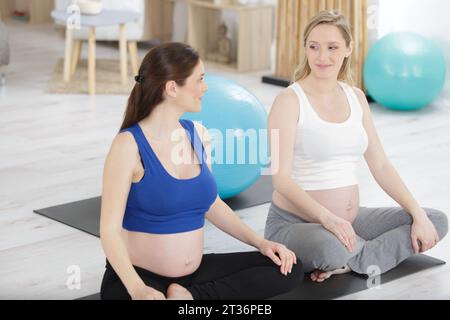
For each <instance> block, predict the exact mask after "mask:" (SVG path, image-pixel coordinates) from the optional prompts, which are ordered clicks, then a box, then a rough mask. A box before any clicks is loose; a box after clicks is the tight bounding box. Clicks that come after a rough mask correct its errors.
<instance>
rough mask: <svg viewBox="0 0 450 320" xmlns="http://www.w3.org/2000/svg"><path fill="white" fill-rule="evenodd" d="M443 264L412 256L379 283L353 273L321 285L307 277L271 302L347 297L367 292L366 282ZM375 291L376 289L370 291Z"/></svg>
mask: <svg viewBox="0 0 450 320" xmlns="http://www.w3.org/2000/svg"><path fill="white" fill-rule="evenodd" d="M443 264H445V261H442V260H439V259H436V258H433V257H430V256H427V255H424V254H418V255H415V256H412V257H410V258H408V259H406V260H405V261H403V262H402V263H400V264H399V265H398V266H397V267H395V268H394V269H391V270H389V271H388V272H385V273H383V274H382V275H381V276H380V281H379V283H376V282H375V281H373V279H372V278H371V279H369V278H368V277H367V276H363V275H359V274H357V273H355V272H351V273H346V274H340V275H335V276H332V277H331V278H330V279H328V280H326V281H325V282H322V283H316V282H313V281H311V279H309V275H308V276H307V277H306V278H305V282H304V283H303V285H302V286H300V287H298V288H297V289H294V290H293V291H291V292H288V293H285V294H281V295H279V296H276V297H274V298H273V300H330V299H336V298H339V297H343V296H347V295H349V294H353V293H356V292H360V291H363V290H368V280H369V283H370V284H380V285H383V284H385V283H388V282H390V281H393V280H396V279H400V278H402V277H406V276H409V275H411V274H414V273H417V272H419V271H423V270H426V269H430V268H432V267H436V266H439V265H443ZM372 290H376V289H372Z"/></svg>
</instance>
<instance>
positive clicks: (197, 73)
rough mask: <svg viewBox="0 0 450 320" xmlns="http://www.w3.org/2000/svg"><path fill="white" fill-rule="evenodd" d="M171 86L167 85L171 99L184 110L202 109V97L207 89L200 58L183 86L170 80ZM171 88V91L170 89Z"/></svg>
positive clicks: (194, 110) (196, 110)
mask: <svg viewBox="0 0 450 320" xmlns="http://www.w3.org/2000/svg"><path fill="white" fill-rule="evenodd" d="M171 82H172V84H173V87H172V86H170V85H169V88H168V91H169V92H170V95H171V97H172V101H173V102H174V103H175V104H176V105H178V106H179V107H180V108H181V109H182V110H183V111H184V112H200V111H201V110H202V106H201V104H202V97H203V95H204V94H205V92H206V91H207V90H208V85H207V84H206V82H205V66H204V64H203V62H202V61H201V60H199V63H198V64H197V65H196V66H195V67H194V69H193V71H192V74H191V75H190V76H189V77H188V78H187V79H186V81H185V84H184V85H183V86H179V85H177V84H176V83H175V82H174V81H171ZM172 90H173V91H172Z"/></svg>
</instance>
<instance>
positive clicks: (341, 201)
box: [273, 185, 359, 223]
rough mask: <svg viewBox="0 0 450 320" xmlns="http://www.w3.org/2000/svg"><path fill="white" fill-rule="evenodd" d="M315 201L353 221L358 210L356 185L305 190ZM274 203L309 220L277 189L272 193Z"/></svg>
mask: <svg viewBox="0 0 450 320" xmlns="http://www.w3.org/2000/svg"><path fill="white" fill-rule="evenodd" d="M306 193H308V195H309V196H310V197H311V198H313V199H314V200H315V201H317V202H318V203H320V204H321V205H322V206H323V207H325V208H327V209H328V210H329V211H330V212H331V213H333V214H335V215H337V216H339V217H341V218H343V219H345V220H347V221H349V222H351V223H353V221H354V220H355V218H356V215H357V214H358V210H359V188H358V185H354V186H348V187H342V188H336V189H329V190H314V191H306ZM273 201H274V203H275V204H276V205H277V206H279V207H280V208H282V209H284V210H286V211H289V212H292V213H295V214H296V215H298V216H300V217H301V218H302V219H304V220H309V218H308V217H307V215H306V214H304V213H303V212H301V211H299V210H298V209H297V208H296V207H295V206H294V205H293V204H292V203H291V202H290V201H289V200H287V199H286V198H284V197H283V196H282V195H281V194H280V193H278V192H277V191H275V192H274V194H273Z"/></svg>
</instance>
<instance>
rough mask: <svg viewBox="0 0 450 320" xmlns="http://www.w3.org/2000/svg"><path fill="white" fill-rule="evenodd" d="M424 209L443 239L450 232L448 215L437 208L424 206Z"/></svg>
mask: <svg viewBox="0 0 450 320" xmlns="http://www.w3.org/2000/svg"><path fill="white" fill-rule="evenodd" d="M424 210H425V212H426V213H427V216H428V218H429V219H430V221H431V222H432V223H433V225H434V227H435V228H436V231H437V233H438V235H439V240H441V239H442V238H444V237H445V235H446V234H447V233H448V217H447V215H446V214H445V213H444V212H442V211H440V210H437V209H432V208H424Z"/></svg>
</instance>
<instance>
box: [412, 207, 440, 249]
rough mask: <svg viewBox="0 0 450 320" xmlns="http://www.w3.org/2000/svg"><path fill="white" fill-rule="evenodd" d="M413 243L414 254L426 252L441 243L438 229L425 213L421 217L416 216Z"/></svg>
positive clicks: (413, 225) (413, 227) (413, 226)
mask: <svg viewBox="0 0 450 320" xmlns="http://www.w3.org/2000/svg"><path fill="white" fill-rule="evenodd" d="M422 211H423V210H422ZM411 241H412V246H413V249H414V253H419V252H425V251H427V250H429V249H431V248H433V247H434V246H435V245H436V244H437V243H438V242H439V235H438V233H437V231H436V228H435V227H434V224H433V223H432V222H431V221H430V219H429V218H428V216H427V214H426V213H425V211H423V213H422V214H420V215H416V218H414V221H413V224H412V226H411ZM419 241H420V243H419Z"/></svg>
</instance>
